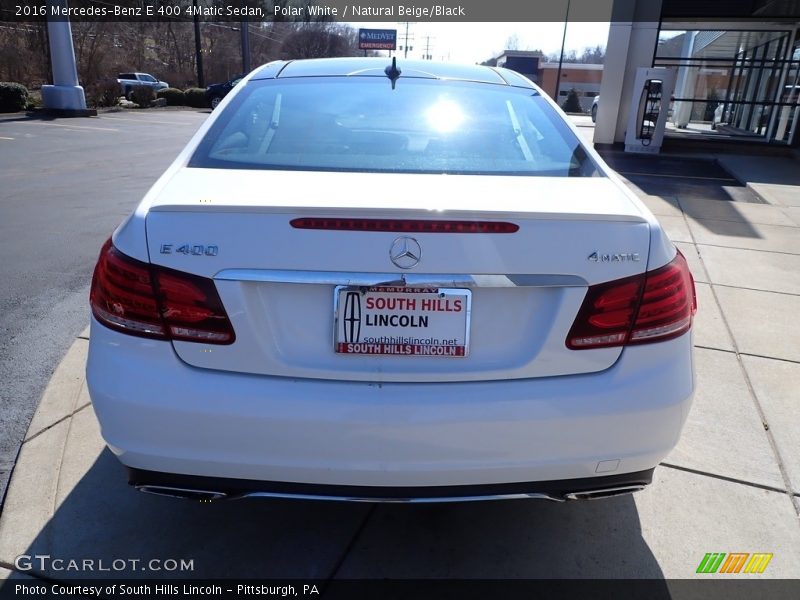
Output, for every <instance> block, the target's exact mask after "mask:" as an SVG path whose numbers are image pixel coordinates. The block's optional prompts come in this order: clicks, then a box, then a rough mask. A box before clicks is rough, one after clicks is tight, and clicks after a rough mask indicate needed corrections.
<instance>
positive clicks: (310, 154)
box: [87, 58, 696, 502]
mask: <svg viewBox="0 0 800 600" xmlns="http://www.w3.org/2000/svg"><path fill="white" fill-rule="evenodd" d="M695 307H696V304H695V295H694V283H693V280H692V276H691V274H690V272H689V269H688V268H687V264H686V260H685V259H684V257H683V256H682V255H681V254H680V253H679V252H678V251H677V250H676V248H675V246H674V245H673V244H672V243H671V242H670V241H669V240H668V239H667V237H666V235H665V234H664V231H663V230H662V228H661V227H660V226H659V224H658V221H656V219H655V218H654V217H653V215H652V214H651V213H650V212H649V211H648V210H647V208H645V206H644V205H643V204H642V203H641V202H640V201H639V200H638V199H637V198H636V197H635V196H634V195H633V194H632V193H631V192H630V191H628V190H627V189H626V188H625V186H624V184H623V183H622V182H621V181H620V180H619V179H618V177H617V176H616V175H615V174H614V173H613V172H612V171H611V170H610V169H609V168H608V167H607V166H606V165H605V164H604V163H603V161H602V160H601V158H600V157H599V156H598V155H597V154H596V153H595V152H594V150H593V149H592V148H591V147H589V146H587V145H585V144H584V143H583V142H582V141H581V139H580V137H579V136H578V134H577V133H576V130H575V129H574V128H573V127H572V126H571V125H570V124H568V123H567V121H566V118H565V116H564V114H563V113H562V112H561V111H560V110H559V109H558V107H557V106H556V105H555V104H554V103H553V102H552V101H551V100H550V98H548V97H547V96H546V95H545V94H543V93H542V91H541V90H540V89H539V88H537V87H536V86H535V85H534V84H532V83H531V82H530V81H528V80H527V79H525V78H524V77H522V76H520V75H519V74H517V73H515V72H513V71H509V70H505V69H497V68H490V67H481V66H458V65H451V64H441V63H435V62H428V61H426V62H418V61H411V60H408V61H404V60H398V61H397V62H396V63H393V62H391V60H390V59H386V58H341V59H320V60H302V61H281V62H273V63H269V64H267V65H265V66H263V67H261V68H259V69H257V70H255V71H254V72H252V73H251V74H250V75H249V76H247V77H246V78H245V79H244V80H243V81H242V82H241V84H240V85H238V86H237V87H236V88H235V89H234V90H233V91H232V92H231V93H230V94H229V95H228V96H227V97H226V98H225V99H224V100H223V102H222V103H221V104H220V105H219V108H218V109H217V110H215V111H214V113H213V114H211V116H209V118H208V120H207V121H206V122H205V124H204V125H203V126H202V128H201V129H200V130H199V131H198V132H197V134H196V135H195V136H194V138H193V139H192V140H191V141H190V142H189V144H188V146H187V147H186V149H185V150H184V151H183V152H182V153H181V154H180V156H178V158H177V159H176V160H175V162H174V163H173V164H172V165H171V166H170V168H169V169H168V170H167V171H166V173H164V175H163V176H162V177H161V178H160V179H159V180H158V181H157V182H156V183H155V184H154V185H153V187H152V189H150V191H149V192H148V193H147V195H146V196H145V197H144V199H143V200H142V202H141V204H140V205H139V206H138V208H137V209H136V210H135V212H134V213H133V214H132V215H131V216H130V217H129V218H128V219H127V220H126V221H125V222H124V223H122V225H120V226H119V228H118V229H117V230H116V231H115V232H114V234H113V236H112V237H111V239H109V241H108V242H107V243H106V244H105V245H104V246H103V248H102V250H101V252H100V257H99V260H98V262H97V266H96V270H95V273H94V278H93V282H92V288H91V309H92V327H91V342H90V351H89V360H88V366H87V375H88V384H89V391H90V393H91V398H92V401H93V404H94V408H95V410H96V413H97V417H98V419H99V421H100V424H101V427H102V433H103V437H104V438H105V440H106V442H107V443H108V446H109V448H110V449H111V450H112V451H113V452H114V454H116V456H117V457H118V458H119V460H120V461H122V463H123V464H124V465H125V466H126V467H127V469H128V473H129V481H130V483H131V484H132V485H134V486H135V487H137V488H138V489H140V490H143V491H147V492H152V493H160V494H165V495H170V496H178V497H187V498H195V499H202V500H216V499H223V498H241V497H290V498H320V499H343V500H371V501H404V502H435V501H457V500H480V499H495V498H516V497H529V498H547V499H551V500H559V501H560V500H568V499H583V498H597V497H606V496H613V495H616V494H621V493H626V492H632V491H636V490H639V489H642V488H643V487H644V486H646V485H647V484H648V483H650V482H651V481H652V477H653V471H654V468H655V466H656V465H657V464H658V463H659V461H660V460H661V459H662V458H664V456H665V455H666V454H667V453H668V452H669V451H670V450H671V449H672V448H673V447H674V446H675V445H676V443H677V441H678V438H679V435H680V432H681V428H682V426H683V423H684V421H685V419H686V417H687V413H688V411H689V407H690V404H691V399H692V395H693V390H694V369H693V362H692V318H693V315H694V312H695Z"/></svg>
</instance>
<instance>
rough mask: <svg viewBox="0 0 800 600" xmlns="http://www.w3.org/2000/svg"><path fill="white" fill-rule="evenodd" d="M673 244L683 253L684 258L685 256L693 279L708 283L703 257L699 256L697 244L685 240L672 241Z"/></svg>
mask: <svg viewBox="0 0 800 600" xmlns="http://www.w3.org/2000/svg"><path fill="white" fill-rule="evenodd" d="M674 244H675V247H676V248H678V250H680V251H681V252H682V253H683V256H684V258H686V262H687V263H688V265H689V270H690V271H691V272H692V277H694V280H695V281H700V282H703V283H708V273H706V268H705V266H704V265H703V259H702V258H701V256H700V252H699V251H698V249H697V246H695V245H694V244H689V243H687V242H674Z"/></svg>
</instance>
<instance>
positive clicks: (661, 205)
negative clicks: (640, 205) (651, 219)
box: [639, 194, 683, 217]
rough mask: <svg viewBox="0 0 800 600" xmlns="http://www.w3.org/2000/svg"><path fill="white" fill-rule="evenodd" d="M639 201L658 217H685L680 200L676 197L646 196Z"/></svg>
mask: <svg viewBox="0 0 800 600" xmlns="http://www.w3.org/2000/svg"><path fill="white" fill-rule="evenodd" d="M639 199H640V200H641V201H642V202H644V204H645V206H647V208H649V209H650V212H652V213H653V214H654V215H656V216H657V217H659V216H665V217H680V216H682V215H683V213H682V212H681V207H680V205H679V204H678V199H677V198H676V197H675V196H651V195H649V194H644V195H643V196H640V197H639Z"/></svg>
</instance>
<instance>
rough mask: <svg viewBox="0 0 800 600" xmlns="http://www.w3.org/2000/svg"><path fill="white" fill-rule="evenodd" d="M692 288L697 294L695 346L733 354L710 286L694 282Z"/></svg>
mask: <svg viewBox="0 0 800 600" xmlns="http://www.w3.org/2000/svg"><path fill="white" fill-rule="evenodd" d="M694 287H695V290H696V292H697V314H696V315H695V317H694V324H693V326H694V343H695V345H696V346H703V347H705V348H716V349H718V350H727V351H729V352H733V351H734V346H733V340H732V339H731V336H730V334H729V333H728V328H727V327H726V326H725V322H724V321H723V320H722V312H721V311H720V310H719V305H718V304H717V300H716V298H714V294H713V292H712V291H711V286H710V285H708V284H707V283H698V282H695V284H694Z"/></svg>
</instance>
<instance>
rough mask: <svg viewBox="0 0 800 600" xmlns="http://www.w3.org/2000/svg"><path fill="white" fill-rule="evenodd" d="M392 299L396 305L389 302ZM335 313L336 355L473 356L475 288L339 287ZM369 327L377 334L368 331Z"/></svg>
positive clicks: (334, 296) (334, 301)
mask: <svg viewBox="0 0 800 600" xmlns="http://www.w3.org/2000/svg"><path fill="white" fill-rule="evenodd" d="M370 298H372V300H373V302H371V303H370V302H368V300H369V299H370ZM379 298H383V300H384V302H380V301H379V300H378V299H379ZM391 299H394V300H395V302H394V303H390V302H389V301H390V300H391ZM411 301H414V302H413V304H412V303H411ZM390 304H391V305H392V308H391V309H390V308H388V306H389V305H390ZM379 306H380V307H379ZM456 309H457V310H456ZM375 311H383V312H381V313H377V312H375ZM333 314H334V327H333V351H334V353H336V354H338V355H343V356H373V357H374V356H382V357H386V356H408V357H420V358H423V357H424V358H466V357H467V356H468V355H469V350H470V330H471V325H472V323H471V319H472V290H469V289H466V288H444V287H424V286H413V287H411V286H408V287H393V286H371V287H365V286H349V285H339V286H336V287H335V288H334V292H333ZM393 316H394V317H396V318H392V317H393ZM401 317H405V318H404V319H401ZM368 329H372V330H373V333H374V335H373V333H368V332H366V331H365V330H368ZM404 329H407V330H408V332H407V334H404V333H403V331H402V330H404ZM432 329H437V331H434V332H431V331H430V330H432ZM356 330H357V331H356ZM395 330H397V331H396V333H395ZM367 339H368V340H370V341H365V340H367ZM377 340H381V341H377Z"/></svg>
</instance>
